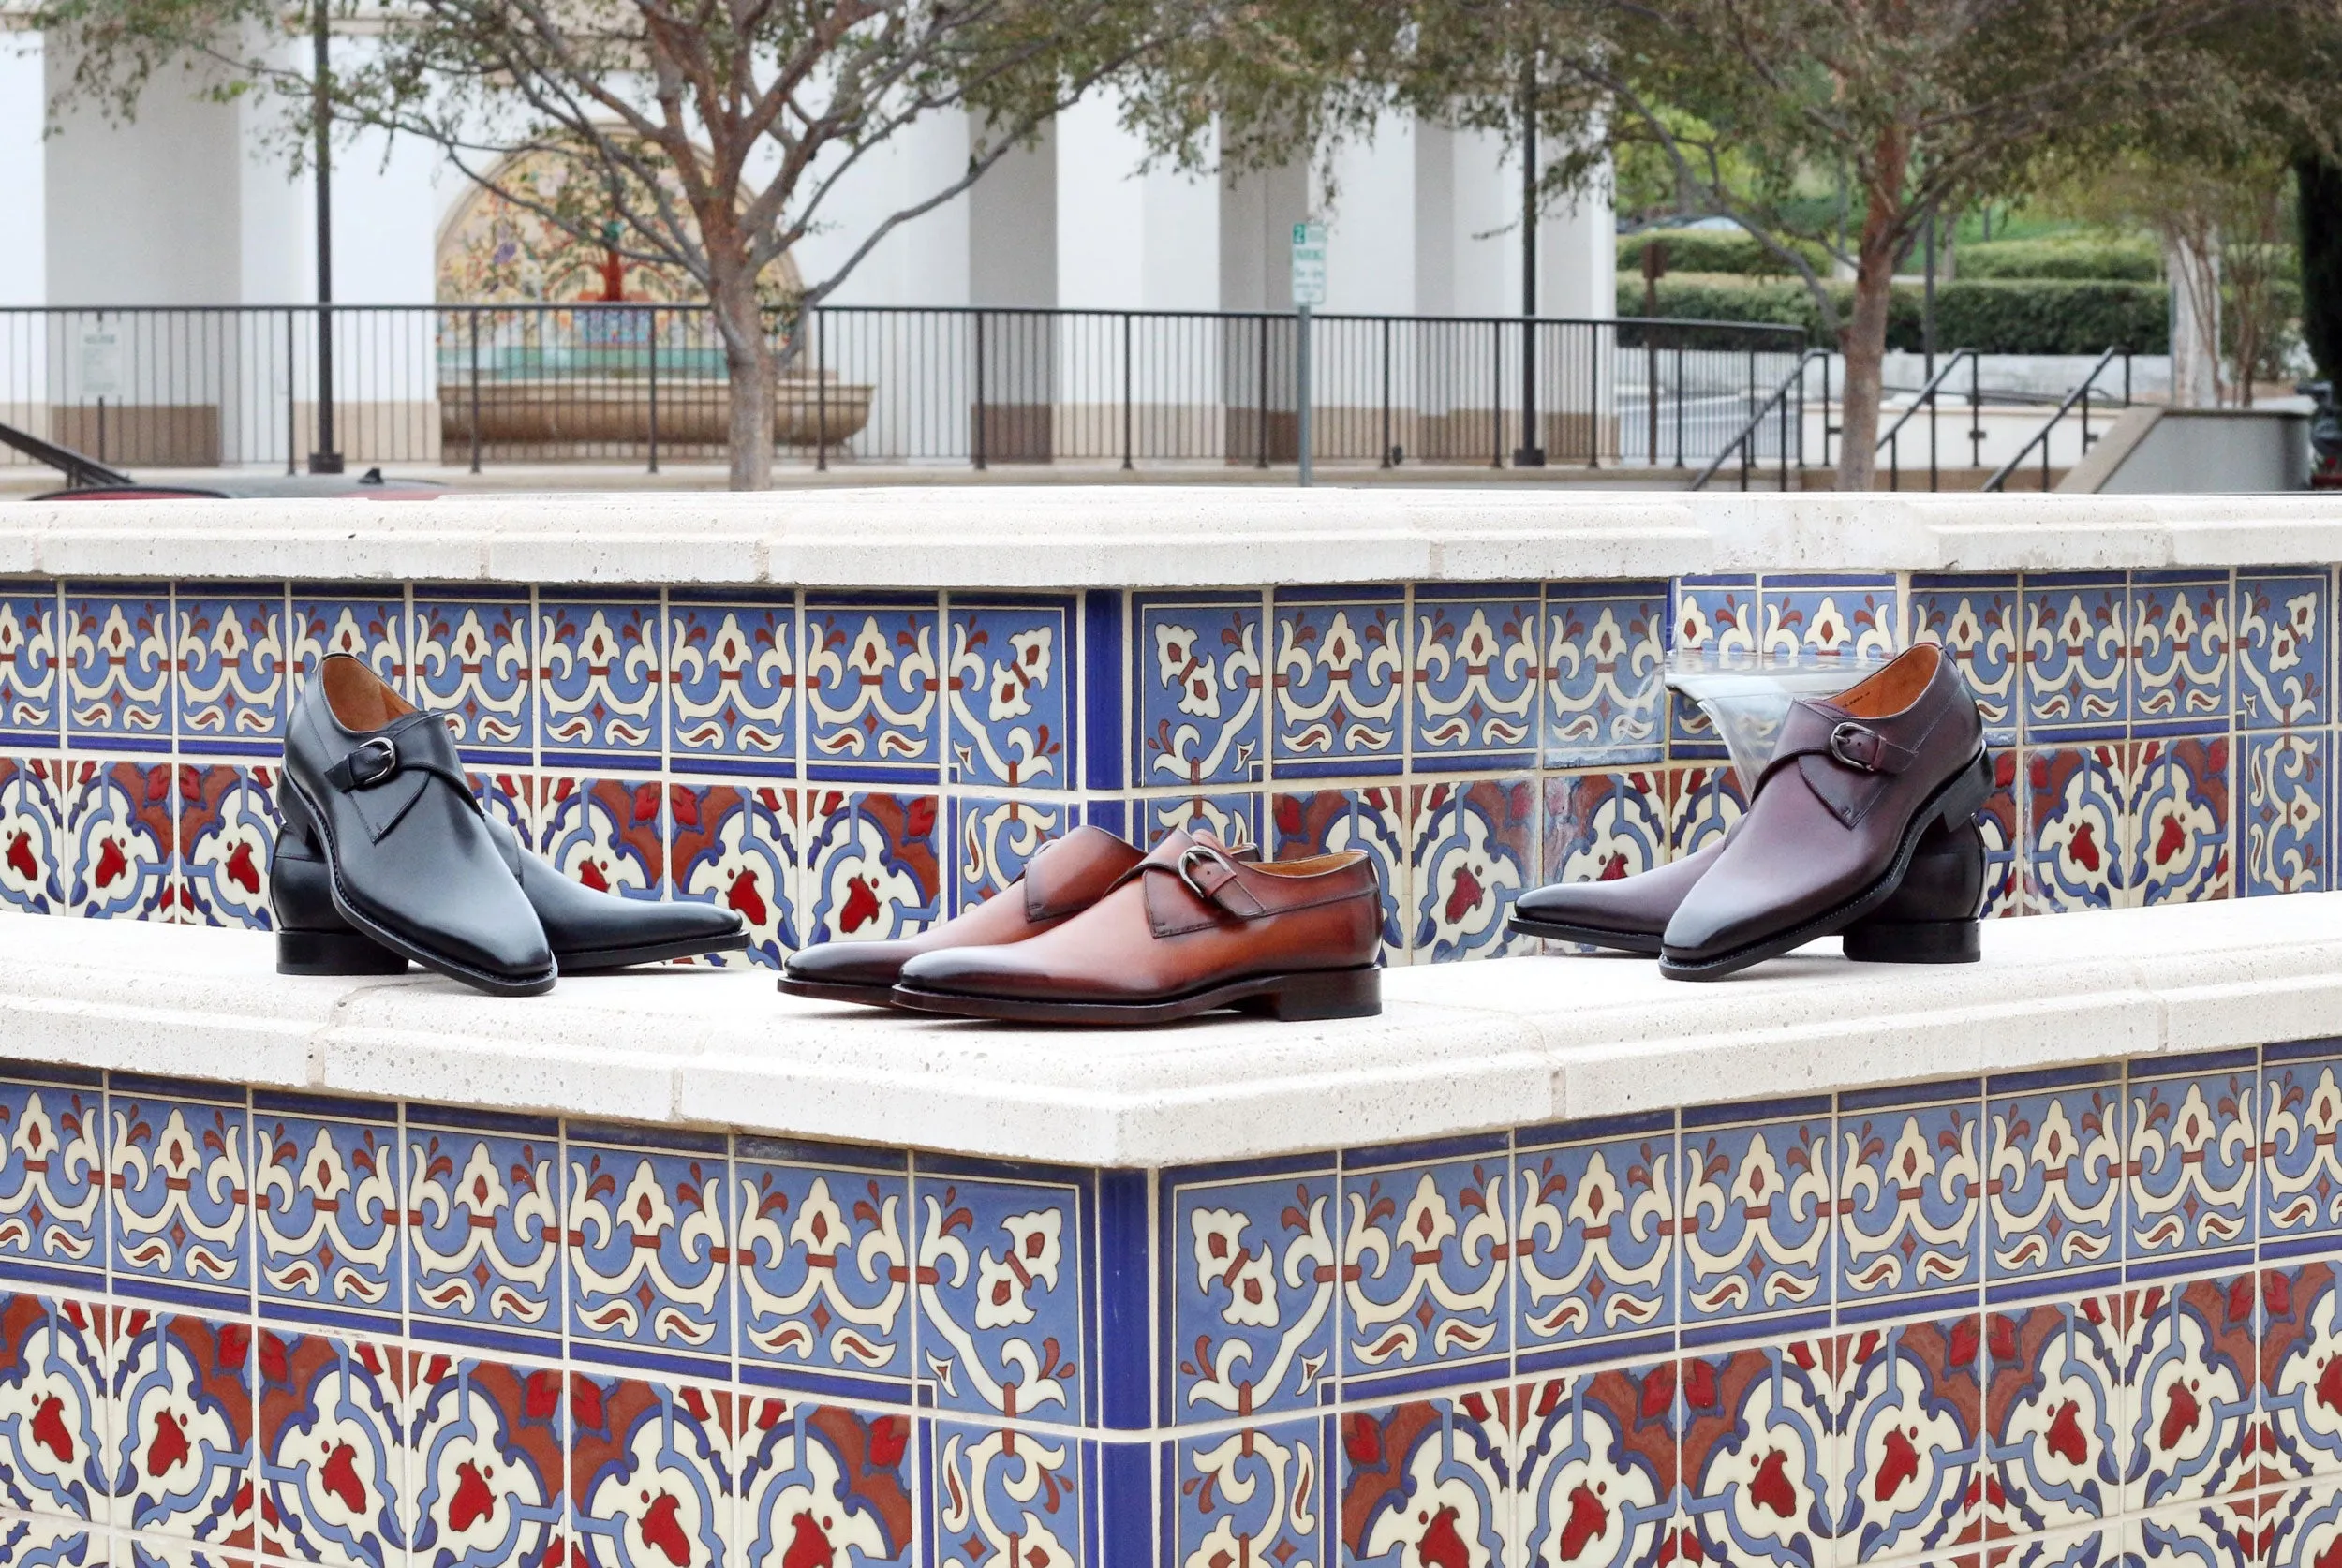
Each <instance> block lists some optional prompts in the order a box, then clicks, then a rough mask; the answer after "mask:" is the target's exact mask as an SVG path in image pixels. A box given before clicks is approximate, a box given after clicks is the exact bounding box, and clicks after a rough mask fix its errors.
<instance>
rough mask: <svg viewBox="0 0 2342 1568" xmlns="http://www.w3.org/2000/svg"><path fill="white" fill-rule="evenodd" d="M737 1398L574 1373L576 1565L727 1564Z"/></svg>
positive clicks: (697, 1567) (705, 1389)
mask: <svg viewBox="0 0 2342 1568" xmlns="http://www.w3.org/2000/svg"><path fill="white" fill-rule="evenodd" d="M736 1404H737V1397H736V1396H734V1394H733V1393H732V1392H731V1391H729V1390H727V1389H720V1388H714V1387H709V1386H704V1385H703V1384H700V1383H670V1382H666V1381H664V1380H661V1381H657V1382H653V1381H650V1380H648V1379H642V1378H626V1377H608V1376H602V1375H600V1374H588V1373H584V1372H575V1371H573V1372H571V1374H570V1434H569V1435H570V1454H569V1459H570V1519H569V1550H568V1552H567V1553H566V1554H565V1556H566V1559H567V1561H568V1562H569V1563H570V1564H571V1568H726V1565H727V1563H728V1562H729V1561H730V1560H731V1547H730V1542H731V1540H732V1537H733V1534H734V1500H735V1499H736V1497H737V1486H738V1476H737V1463H736V1456H735V1452H734V1447H735V1444H734V1438H735V1433H736V1430H737V1427H738V1426H739V1422H738V1418H737V1413H736V1408H735V1407H736Z"/></svg>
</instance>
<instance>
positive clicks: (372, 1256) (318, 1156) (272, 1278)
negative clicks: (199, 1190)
mask: <svg viewBox="0 0 2342 1568" xmlns="http://www.w3.org/2000/svg"><path fill="white" fill-rule="evenodd" d="M398 1143H399V1138H398V1107H397V1106H395V1105H393V1104H387V1103H385V1104H368V1103H367V1102H363V1101H332V1100H324V1101H321V1100H315V1099H311V1098H309V1097H307V1096H300V1095H284V1094H272V1093H266V1092H256V1093H255V1095H254V1097H253V1110H252V1146H253V1149H254V1151H255V1154H256V1163H257V1166H258V1174H257V1175H256V1176H255V1178H254V1183H253V1187H254V1202H253V1209H254V1213H255V1223H256V1226H257V1231H256V1235H255V1239H256V1241H257V1243H258V1246H259V1259H258V1262H259V1294H260V1299H261V1301H262V1302H263V1303H264V1304H268V1303H277V1304H281V1305H284V1306H291V1307H295V1308H299V1309H304V1310H307V1311H310V1312H315V1311H319V1310H322V1311H326V1312H362V1313H364V1312H371V1313H382V1314H388V1315H389V1316H390V1317H391V1318H392V1319H393V1326H395V1318H396V1315H397V1314H398V1313H399V1311H400V1310H401V1309H403V1308H404V1307H405V1305H406V1292H405V1290H404V1288H403V1287H404V1282H405V1277H406V1266H405V1265H406V1260H405V1259H404V1258H403V1257H402V1256H401V1255H400V1236H399V1231H400V1221H401V1220H402V1219H404V1218H405V1216H404V1213H403V1197H402V1195H403V1193H404V1192H405V1191H406V1188H405V1186H404V1184H403V1183H402V1182H401V1180H400V1179H399V1160H398ZM264 1310H265V1305H264Z"/></svg>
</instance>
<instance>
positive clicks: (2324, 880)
mask: <svg viewBox="0 0 2342 1568" xmlns="http://www.w3.org/2000/svg"><path fill="white" fill-rule="evenodd" d="M2240 739H2241V740H2242V741H2243V744H2244V768H2243V773H2244V777H2243V778H2242V779H2241V780H2239V782H2240V784H2241V785H2242V787H2243V792H2244V799H2243V801H2242V803H2241V808H2240V809H2239V810H2238V812H2237V818H2238V821H2239V823H2240V825H2241V826H2242V827H2243V828H2244V834H2245V842H2244V848H2243V852H2242V853H2241V854H2240V855H2239V856H2238V857H2237V862H2236V882H2237V887H2236V891H2237V893H2238V894H2239V895H2242V896H2245V897H2247V898H2249V897H2253V896H2256V895H2260V894H2268V893H2317V892H2320V891H2322V890H2323V889H2325V888H2327V887H2328V886H2330V885H2332V882H2333V873H2332V871H2331V870H2330V869H2329V867H2330V865H2332V861H2333V854H2334V830H2333V826H2332V822H2331V820H2330V817H2329V814H2328V813H2329V807H2328V779H2329V777H2331V775H2332V771H2333V758H2334V737H2333V736H2332V735H2330V734H2328V733H2326V732H2324V731H2315V732H2310V733H2307V734H2301V733H2283V734H2246V735H2244V736H2241V737H2240Z"/></svg>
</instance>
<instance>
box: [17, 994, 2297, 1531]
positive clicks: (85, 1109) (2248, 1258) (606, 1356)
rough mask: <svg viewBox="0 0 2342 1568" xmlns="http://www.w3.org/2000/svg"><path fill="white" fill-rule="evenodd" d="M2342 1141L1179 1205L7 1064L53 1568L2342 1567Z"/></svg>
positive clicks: (1778, 1152) (1437, 1148) (2286, 1049)
mask: <svg viewBox="0 0 2342 1568" xmlns="http://www.w3.org/2000/svg"><path fill="white" fill-rule="evenodd" d="M1555 961H1556V962H1561V961H1564V960H1555ZM2338 1135H2342V1042H2337V1041H2331V1040H2325V1041H2310V1042H2305V1043H2294V1044H2285V1045H2273V1046H2269V1047H2266V1048H2263V1049H2257V1050H2256V1049H2244V1050H2238V1051H2231V1052H2223V1053H2219V1054H2216V1055H2204V1056H2196V1057H2164V1058H2149V1059H2142V1060H2138V1061H2133V1062H2130V1063H2127V1064H2126V1063H2122V1062H2110V1063H2104V1064H2099V1065H2095V1066H2084V1067H2079V1068H2071V1069H2060V1070H2056V1071H2047V1072H2030V1073H2022V1074H2016V1075H2011V1076H2005V1077H1994V1078H1988V1079H1981V1080H1979V1079H1975V1078H1970V1079H1964V1080H1957V1081H1951V1082H1945V1083H1936V1084H1928V1085H1921V1086H1917V1087H1900V1088H1895V1089H1891V1090H1881V1091H1865V1092H1862V1093H1845V1094H1839V1095H1835V1096H1830V1095H1823V1096H1817V1097H1816V1098H1814V1099H1812V1100H1810V1101H1803V1102H1779V1101H1774V1102H1766V1103H1763V1104H1759V1105H1741V1106H1729V1105H1727V1106H1713V1107H1700V1108H1695V1109H1692V1110H1688V1111H1684V1112H1682V1113H1680V1114H1679V1113H1671V1112H1661V1113H1657V1114H1654V1115H1647V1116H1638V1117H1621V1118H1616V1119H1612V1120H1608V1121H1602V1122H1579V1123H1569V1124H1563V1125H1558V1126H1548V1127H1519V1128H1514V1129H1511V1130H1508V1131H1503V1132H1494V1133H1490V1134H1484V1135H1478V1136H1474V1137H1469V1138H1458V1139H1452V1140H1447V1141H1445V1142H1440V1143H1434V1144H1422V1145H1414V1146H1400V1147H1386V1148H1353V1149H1342V1150H1329V1151H1326V1152H1323V1153H1318V1154H1310V1155H1301V1156H1295V1157H1290V1158H1283V1159H1275V1160H1261V1161H1247V1162H1242V1163H1233V1164H1226V1165H1218V1166H1212V1167H1208V1168H1191V1169H1176V1170H1167V1171H1162V1172H1156V1173H1148V1172H1139V1171H1121V1170H1096V1169H1067V1168H1061V1167H1055V1166H1047V1165H1040V1164H1005V1163H997V1162H988V1161H967V1160H959V1159H952V1158H945V1157H939V1156H932V1155H928V1154H924V1153H918V1152H913V1151H909V1150H903V1149H882V1148H859V1147H843V1146H821V1145H813V1144H806V1143H793V1142H784V1141H779V1140H774V1139H766V1138H754V1137H745V1136H742V1137H725V1136H722V1135H719V1134H700V1133H692V1132H679V1131H675V1130H673V1129H665V1130H657V1131H654V1130H650V1129H644V1128H635V1127H628V1126H614V1125H607V1124H590V1125H589V1124H582V1123H561V1122H557V1121H538V1120H531V1119H528V1118H525V1117H507V1116H491V1115H485V1114H482V1113H479V1112H473V1111H466V1110H462V1109H454V1108H447V1107H434V1106H427V1105H422V1104H400V1103H390V1102H361V1101H351V1100H330V1099H321V1098H314V1097H306V1096H292V1095H284V1094H276V1093H270V1092H246V1091H245V1090H242V1089H238V1088H235V1087H220V1086H216V1085H202V1084H195V1083H183V1082H174V1081H169V1080H156V1079H150V1078H134V1077H131V1076H128V1075H124V1074H116V1075H113V1076H111V1078H109V1077H106V1076H103V1075H100V1074H96V1073H84V1072H71V1071H65V1070H58V1069H52V1068H40V1067H33V1066H27V1065H24V1064H21V1063H0V1139H4V1141H5V1149H6V1157H5V1161H0V1561H7V1562H11V1563H92V1562H106V1561H111V1562H113V1563H117V1564H121V1563H130V1562H156V1563H178V1562H203V1563H219V1564H226V1563H238V1564H255V1563H259V1562H281V1563H286V1564H292V1563H334V1564H348V1565H360V1564H363V1565H369V1568H373V1565H387V1564H392V1563H400V1564H420V1563H429V1564H433V1565H436V1568H455V1565H458V1564H464V1565H476V1568H487V1565H489V1564H500V1563H524V1564H537V1565H547V1568H549V1565H553V1564H577V1563H593V1564H611V1565H626V1568H652V1565H659V1564H663V1565H665V1568H675V1565H678V1564H683V1565H689V1564H724V1565H727V1568H750V1565H760V1568H761V1565H772V1568H808V1565H814V1568H818V1565H822V1564H827V1565H830V1568H837V1565H841V1564H847V1565H855V1568H869V1565H876V1564H903V1565H906V1568H907V1565H910V1564H913V1563H917V1564H940V1563H962V1564H968V1565H970V1568H986V1565H993V1564H997V1563H1001V1562H1004V1561H1016V1562H1021V1563H1025V1564H1027V1565H1029V1568H1076V1565H1082V1568H1175V1565H1176V1568H1214V1565H1217V1564H1233V1563H1239V1562H1244V1561H1268V1562H1273V1563H1278V1564H1292V1563H1297V1562H1309V1563H1322V1564H1328V1565H1334V1568H1359V1565H1364V1564H1378V1565H1390V1568H1517V1565H1525V1564H1551V1565H1554V1568H1560V1565H1563V1564H1588V1563H1593V1564H1604V1565H1610V1568H1629V1565H1649V1568H1657V1565H1659V1564H1663V1563H1668V1562H1671V1561H1695V1562H1697V1561H1719V1560H1721V1561H1731V1562H1762V1563H1769V1564H1775V1565H1779V1568H1788V1565H1793V1564H1794V1565H1801V1568H1812V1565H1814V1564H1820V1563H1829V1564H1846V1565H1851V1564H1855V1563H1861V1562H1872V1561H1876V1562H1881V1563H1886V1562H1899V1561H1909V1562H1930V1563H1944V1564H1977V1565H1981V1564H1986V1563H1994V1564H2014V1563H2020V1562H2024V1563H2047V1562H2051V1561H2056V1562H2062V1563H2072V1564H2077V1565H2078V1564H2082V1563H2099V1564H2112V1563H2114V1562H2117V1561H2119V1562H2123V1563H2126V1564H2131V1565H2134V1568H2144V1565H2145V1564H2147V1563H2149V1562H2152V1561H2160V1560H2163V1559H2177V1558H2186V1559H2187V1560H2189V1561H2191V1562H2195V1563H2198V1564H2212V1565H2216V1568H2229V1565H2233V1564H2252V1565H2263V1564H2265V1565H2269V1568H2280V1565H2281V1568H2318V1565H2320V1564H2324V1563H2327V1562H2330V1561H2334V1560H2335V1554H2336V1553H2337V1551H2342V1265H2338V1264H2337V1255H2338V1254H2342V1154H2337V1148H2342V1142H2338V1141H2337V1139H2338Z"/></svg>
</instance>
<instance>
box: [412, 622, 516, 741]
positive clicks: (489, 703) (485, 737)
mask: <svg viewBox="0 0 2342 1568" xmlns="http://www.w3.org/2000/svg"><path fill="white" fill-rule="evenodd" d="M529 622H530V614H529V608H528V601H527V600H526V599H525V598H517V597H513V596H511V595H510V594H470V593H463V592H459V591H455V590H448V589H433V590H430V591H428V592H424V591H422V590H418V591H417V593H416V595H415V616H414V643H413V644H412V648H411V651H410V653H409V655H408V664H409V667H410V668H411V669H412V671H413V680H414V684H415V689H414V693H413V695H414V700H415V701H416V702H417V703H421V704H422V706H424V707H426V708H430V709H432V710H433V711H435V712H437V713H443V714H445V715H447V716H448V718H449V722H450V727H451V728H452V730H453V732H454V734H455V742H456V744H457V745H458V746H460V747H463V748H464V749H465V751H466V752H467V753H474V752H476V753H478V754H480V755H482V756H498V755H501V756H506V757H508V758H509V759H510V760H511V761H514V762H527V761H529V755H528V753H529V750H530V748H531V747H534V746H535V745H536V743H537V704H536V695H537V694H536V680H535V673H536V668H537V659H536V652H535V650H534V649H533V648H532V647H531V646H530V638H529V631H530V626H529Z"/></svg>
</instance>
